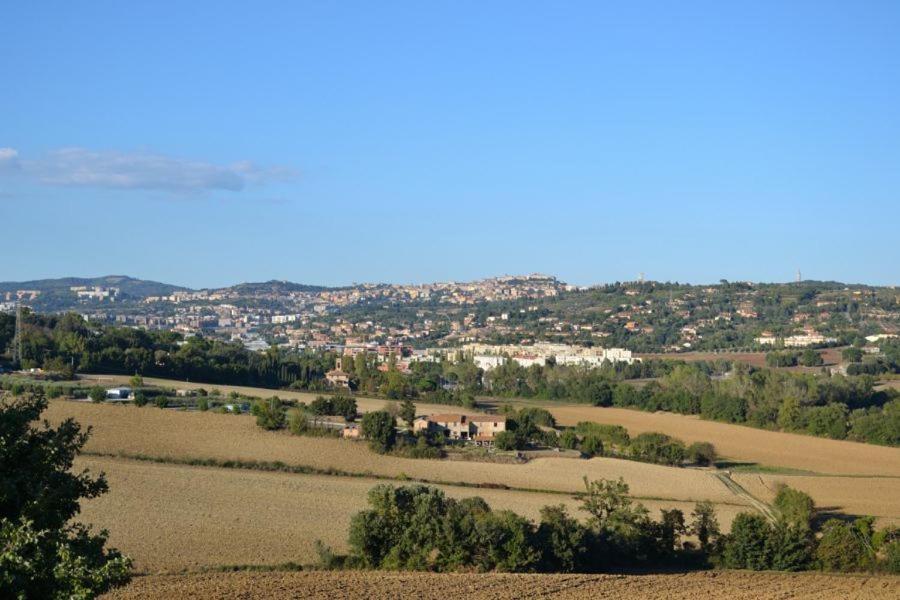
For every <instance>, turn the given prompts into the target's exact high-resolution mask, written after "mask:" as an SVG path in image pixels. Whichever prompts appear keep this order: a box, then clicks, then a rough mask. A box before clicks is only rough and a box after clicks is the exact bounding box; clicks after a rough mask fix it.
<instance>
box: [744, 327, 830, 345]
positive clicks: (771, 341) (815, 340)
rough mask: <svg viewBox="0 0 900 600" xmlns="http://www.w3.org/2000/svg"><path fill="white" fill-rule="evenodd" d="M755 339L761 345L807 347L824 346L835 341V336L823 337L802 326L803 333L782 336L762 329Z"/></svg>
mask: <svg viewBox="0 0 900 600" xmlns="http://www.w3.org/2000/svg"><path fill="white" fill-rule="evenodd" d="M755 341H756V343H757V344H759V345H761V346H777V345H782V346H784V347H785V348H809V347H812V346H824V345H827V344H834V343H837V338H833V337H825V336H824V335H822V334H821V333H819V332H818V331H816V330H815V329H813V328H811V327H806V328H804V330H803V333H798V334H796V335H788V336H784V337H779V336H776V335H774V334H772V333H771V332H768V331H764V332H763V333H762V334H761V335H760V336H759V337H757V338H756V339H755Z"/></svg>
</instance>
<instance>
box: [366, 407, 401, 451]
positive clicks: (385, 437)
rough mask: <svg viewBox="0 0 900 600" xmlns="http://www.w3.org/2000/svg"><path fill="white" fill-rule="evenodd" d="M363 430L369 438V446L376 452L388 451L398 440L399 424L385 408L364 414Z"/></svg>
mask: <svg viewBox="0 0 900 600" xmlns="http://www.w3.org/2000/svg"><path fill="white" fill-rule="evenodd" d="M361 432H362V434H363V436H365V437H366V438H367V439H368V440H369V447H370V448H372V450H374V451H375V452H380V453H384V452H387V451H389V450H391V449H392V448H393V447H394V444H395V443H396V442H397V424H396V422H395V421H394V417H392V416H391V414H390V413H389V412H387V411H385V410H378V411H374V412H369V413H366V414H364V415H363V418H362V422H361Z"/></svg>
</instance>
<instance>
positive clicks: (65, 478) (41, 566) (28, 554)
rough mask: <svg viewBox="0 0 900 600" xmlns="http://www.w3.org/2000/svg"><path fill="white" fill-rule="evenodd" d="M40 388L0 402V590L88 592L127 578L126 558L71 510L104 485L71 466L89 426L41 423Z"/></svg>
mask: <svg viewBox="0 0 900 600" xmlns="http://www.w3.org/2000/svg"><path fill="white" fill-rule="evenodd" d="M46 408H47V402H46V400H45V399H44V398H43V397H42V396H40V395H32V396H31V397H30V398H19V399H14V400H11V401H3V402H0V441H2V443H0V473H2V485H0V590H2V595H3V596H4V597H15V598H60V599H62V598H89V597H93V596H95V595H97V594H99V593H102V592H104V591H106V590H107V589H109V588H110V587H112V586H115V585H119V584H122V583H124V582H126V581H128V579H129V571H130V566H131V561H130V560H129V559H127V558H126V557H124V556H122V555H121V554H119V553H118V552H117V551H116V550H113V549H108V548H106V540H107V536H106V532H100V533H99V534H92V533H91V532H90V530H89V529H88V528H87V527H85V526H83V525H81V524H78V523H73V522H72V519H73V517H74V516H75V515H76V514H77V513H78V512H79V509H80V501H81V499H89V498H95V497H97V496H99V495H101V494H103V493H105V492H106V491H107V489H108V488H107V484H106V480H105V479H104V477H103V476H102V475H100V476H99V477H97V478H93V477H91V476H90V474H89V473H87V472H86V471H83V472H81V473H76V472H74V471H73V469H72V468H73V461H74V458H75V455H76V454H77V453H78V452H79V451H80V450H81V448H82V447H83V446H84V444H85V442H86V441H87V438H88V435H89V433H90V430H88V431H84V432H83V431H81V428H80V426H79V425H78V424H77V423H76V422H75V421H73V420H72V419H67V420H65V421H63V422H62V423H60V424H59V426H57V427H56V428H51V427H50V425H49V423H47V422H46V421H43V422H39V421H38V419H39V418H40V415H41V413H42V412H43V411H44V410H45V409H46Z"/></svg>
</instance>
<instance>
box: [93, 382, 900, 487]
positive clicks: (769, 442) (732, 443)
mask: <svg viewBox="0 0 900 600" xmlns="http://www.w3.org/2000/svg"><path fill="white" fill-rule="evenodd" d="M90 377H102V381H103V382H104V383H113V382H117V383H120V382H125V381H127V378H126V377H118V376H90ZM145 381H147V382H148V383H153V384H158V385H165V386H168V387H205V388H207V389H211V388H212V387H218V388H219V389H221V390H223V391H225V392H228V391H231V390H236V391H239V392H241V393H244V394H248V395H252V396H271V395H272V394H276V393H277V394H278V395H279V396H280V397H282V398H291V399H298V400H303V401H309V400H310V399H311V398H313V397H314V395H313V394H305V393H301V392H283V391H277V392H276V391H273V390H265V389H260V388H246V387H233V386H210V385H206V384H202V385H201V384H187V383H182V382H178V381H173V380H164V379H150V378H148V379H146V380H145ZM357 403H358V405H359V407H360V410H362V411H369V410H379V409H381V408H383V407H384V406H385V404H386V401H384V400H377V399H367V398H359V399H357ZM522 404H528V405H539V406H543V407H544V408H547V409H548V410H550V412H552V413H553V415H554V416H555V417H556V419H557V420H558V421H559V423H560V424H562V425H574V424H575V423H577V422H578V421H596V422H598V423H609V424H613V425H622V426H623V427H625V428H626V429H628V430H629V432H630V433H632V434H637V433H641V432H644V431H659V432H662V433H666V434H668V435H671V436H674V437H677V438H680V439H682V440H684V441H685V442H688V443H691V442H696V441H708V442H711V443H712V444H714V445H715V447H716V449H717V451H718V452H719V454H721V455H722V456H725V457H727V458H729V459H732V460H738V461H745V462H754V463H759V464H762V465H768V466H772V467H783V468H789V469H799V470H805V471H813V472H817V473H829V474H838V475H891V476H897V477H900V449H898V448H888V447H884V446H875V445H872V444H861V443H856V442H845V441H839V440H829V439H825V438H817V437H813V436H807V435H799V434H791V433H781V432H776V431H765V430H762V429H756V428H752V427H743V426H740V425H730V424H728V423H717V422H715V421H704V420H702V419H700V418H699V417H696V416H687V415H678V414H673V413H662V412H660V413H647V412H643V411H638V410H630V409H624V408H600V407H593V406H585V405H583V404H559V403H553V402H533V401H530V402H522ZM417 408H418V410H419V412H421V413H431V412H447V410H454V411H459V412H473V411H467V410H465V409H461V408H453V409H449V408H448V407H447V406H442V405H428V404H417Z"/></svg>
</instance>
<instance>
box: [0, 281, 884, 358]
mask: <svg viewBox="0 0 900 600" xmlns="http://www.w3.org/2000/svg"><path fill="white" fill-rule="evenodd" d="M19 305H23V306H26V307H29V308H32V309H33V310H35V311H40V312H66V311H74V312H77V313H79V314H81V315H82V316H83V317H85V318H86V319H88V320H90V321H92V322H97V323H100V324H116V325H121V326H129V327H138V328H144V329H152V330H171V331H175V332H178V333H181V334H184V335H187V336H191V335H204V336H210V337H214V338H218V339H222V340H227V341H236V342H241V343H243V344H244V346H245V347H247V348H249V349H252V350H265V349H267V348H269V347H271V346H280V347H284V348H288V349H291V348H293V349H298V350H307V349H309V350H330V349H335V348H338V347H341V348H343V347H349V348H359V347H369V348H375V347H378V346H390V347H395V348H399V347H404V348H407V350H406V351H405V353H406V354H411V353H412V352H413V351H424V350H426V349H428V348H432V349H439V348H445V349H446V348H459V347H462V346H466V345H472V344H476V345H478V344H480V345H492V346H498V347H502V346H504V345H506V346H508V347H507V348H506V352H507V353H509V354H522V356H527V355H534V354H535V352H534V351H523V352H520V349H519V348H513V347H511V346H516V347H518V346H533V345H534V344H535V343H539V342H544V343H550V344H564V345H567V346H570V347H573V348H576V347H577V348H582V349H583V348H591V347H599V348H607V349H610V348H622V349H626V350H631V351H634V352H685V351H692V350H699V351H710V350H739V349H753V350H767V349H772V348H777V347H781V346H784V347H795V348H802V347H826V346H831V345H841V344H847V343H852V342H853V341H854V340H856V339H860V338H863V337H870V338H872V339H871V340H870V341H876V340H877V339H878V336H891V335H896V334H897V333H898V332H900V290H898V289H897V288H894V287H877V286H866V285H844V284H841V283H835V282H814V281H799V282H795V283H787V284H755V283H749V282H741V283H729V282H726V281H722V282H720V283H719V284H716V285H706V286H702V285H700V286H698V285H686V284H678V283H661V282H652V281H636V282H626V283H613V284H607V285H600V286H590V287H583V286H581V287H580V286H575V285H570V284H566V283H564V282H561V281H559V280H558V279H556V278H555V277H553V276H549V275H539V274H533V275H523V276H504V277H495V278H489V279H483V280H480V281H473V282H464V283H462V282H442V283H430V284H415V285H413V284H410V285H403V284H382V283H379V284H356V285H351V286H345V287H331V288H329V287H321V286H311V285H302V284H295V283H290V282H286V281H270V282H265V283H247V284H239V285H235V286H231V287H226V288H218V289H200V290H191V289H186V288H181V287H178V286H172V285H168V284H159V283H155V282H145V281H142V280H137V279H132V278H128V277H105V278H97V279H94V280H87V279H65V280H45V281H37V282H25V283H21V284H16V283H0V310H5V311H7V312H10V311H13V310H15V308H16V307H17V306H19ZM563 350H564V351H560V349H559V348H557V349H556V353H555V354H554V355H555V356H556V357H557V359H559V357H560V356H563V355H572V356H574V357H577V356H579V355H583V354H584V350H571V351H568V350H565V349H563ZM477 353H478V354H500V353H502V351H500V350H496V349H495V350H492V351H486V350H485V349H484V348H481V349H480V350H479V352H477ZM544 354H545V355H546V356H549V354H547V353H544ZM546 356H545V357H546ZM601 356H602V355H601ZM622 356H624V355H622ZM609 358H614V356H613V355H610V357H609ZM619 358H621V356H620V357H619ZM572 360H576V359H575V358H573V359H572ZM579 360H580V359H579ZM600 360H601V361H602V358H601V359H600Z"/></svg>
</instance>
